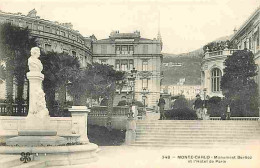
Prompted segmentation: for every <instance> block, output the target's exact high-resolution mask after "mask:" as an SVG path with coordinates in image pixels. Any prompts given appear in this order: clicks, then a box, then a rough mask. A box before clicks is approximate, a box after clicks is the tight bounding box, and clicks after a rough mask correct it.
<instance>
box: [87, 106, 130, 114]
mask: <svg viewBox="0 0 260 168" xmlns="http://www.w3.org/2000/svg"><path fill="white" fill-rule="evenodd" d="M129 112H130V108H129V107H128V106H116V107H113V112H112V116H127V115H128V114H129ZM88 115H89V116H107V106H93V107H91V111H90V113H89V114H88Z"/></svg>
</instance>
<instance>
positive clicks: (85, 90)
mask: <svg viewBox="0 0 260 168" xmlns="http://www.w3.org/2000/svg"><path fill="white" fill-rule="evenodd" d="M124 76H125V73H124V72H122V71H116V70H114V69H113V66H111V65H107V64H99V63H93V64H88V66H87V67H86V68H85V69H83V70H82V72H81V73H80V75H78V78H77V80H75V82H72V84H71V85H70V86H69V87H68V89H69V94H71V95H72V96H73V97H76V96H77V95H78V96H79V95H81V99H82V97H83V100H84V97H87V96H88V97H91V98H94V99H98V98H100V97H103V98H107V99H108V100H107V104H108V114H107V116H108V119H107V127H108V128H110V126H111V115H112V110H113V99H114V95H115V91H116V87H117V86H119V88H120V87H122V85H124V83H123V82H122V83H121V84H120V85H119V84H118V83H117V81H122V80H123V79H124ZM78 99H80V98H78Z"/></svg>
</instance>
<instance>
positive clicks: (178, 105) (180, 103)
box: [173, 96, 188, 109]
mask: <svg viewBox="0 0 260 168" xmlns="http://www.w3.org/2000/svg"><path fill="white" fill-rule="evenodd" d="M187 107H188V101H187V100H186V99H185V97H184V96H179V97H178V98H177V99H176V100H175V102H174V105H173V108H174V109H184V108H187Z"/></svg>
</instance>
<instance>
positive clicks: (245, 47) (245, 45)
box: [244, 41, 246, 49]
mask: <svg viewBox="0 0 260 168" xmlns="http://www.w3.org/2000/svg"><path fill="white" fill-rule="evenodd" d="M245 48H246V41H245V42H244V49H245Z"/></svg>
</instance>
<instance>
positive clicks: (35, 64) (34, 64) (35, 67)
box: [28, 47, 43, 72]
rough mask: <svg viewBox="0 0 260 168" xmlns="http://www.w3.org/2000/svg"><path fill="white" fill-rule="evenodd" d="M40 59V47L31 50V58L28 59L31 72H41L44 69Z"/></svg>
mask: <svg viewBox="0 0 260 168" xmlns="http://www.w3.org/2000/svg"><path fill="white" fill-rule="evenodd" d="M39 57H40V49H39V48H38V47H33V48H32V49H31V56H30V58H29V59H28V65H29V70H30V72H41V71H42V69H43V67H42V63H41V61H40V60H39Z"/></svg>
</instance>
